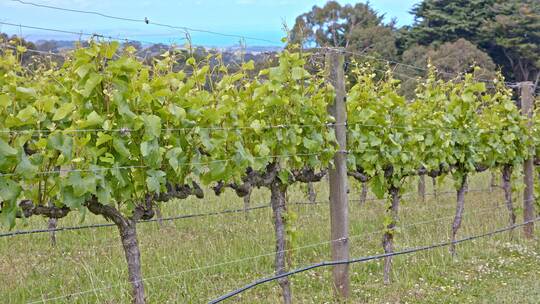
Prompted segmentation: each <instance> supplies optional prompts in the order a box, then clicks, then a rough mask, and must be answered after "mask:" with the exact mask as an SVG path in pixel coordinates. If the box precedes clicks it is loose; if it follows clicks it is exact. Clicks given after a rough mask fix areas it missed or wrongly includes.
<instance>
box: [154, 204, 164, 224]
mask: <svg viewBox="0 0 540 304" xmlns="http://www.w3.org/2000/svg"><path fill="white" fill-rule="evenodd" d="M154 210H156V219H157V222H158V224H159V227H163V215H162V214H161V208H160V207H159V206H155V207H154Z"/></svg>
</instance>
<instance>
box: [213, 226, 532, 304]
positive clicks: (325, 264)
mask: <svg viewBox="0 0 540 304" xmlns="http://www.w3.org/2000/svg"><path fill="white" fill-rule="evenodd" d="M539 220H540V218H536V219H534V220H531V221H527V222H523V223H521V224H515V225H511V226H508V227H505V228H501V229H497V230H494V231H490V232H487V233H484V234H478V235H473V236H469V237H466V238H462V239H458V240H455V241H453V242H452V241H445V242H440V243H437V244H432V245H427V246H421V247H415V248H408V249H404V250H401V251H395V252H390V253H383V254H377V255H372V256H365V257H359V258H356V259H350V260H342V261H328V262H320V263H317V264H313V265H310V266H306V267H303V268H298V269H295V270H292V271H288V272H285V273H282V274H278V275H274V276H271V277H268V278H263V279H260V280H257V281H254V282H253V283H250V284H248V285H246V286H244V287H242V288H239V289H236V290H234V291H231V292H229V293H227V294H225V295H223V296H220V297H218V298H216V299H214V300H212V301H210V302H208V303H209V304H215V303H220V302H222V301H225V300H227V299H230V298H232V297H234V296H236V295H238V294H240V293H243V292H246V291H247V290H250V289H252V288H254V287H256V286H258V285H261V284H264V283H268V282H272V281H276V280H278V279H281V278H284V277H289V276H292V275H295V274H298V273H302V272H306V271H309V270H312V269H315V268H320V267H328V266H336V265H345V264H347V265H348V264H354V263H362V262H368V261H372V260H379V259H383V258H386V257H392V256H398V255H406V254H412V253H416V252H420V251H427V250H433V249H436V248H441V247H446V246H450V245H455V244H460V243H463V242H468V241H473V240H476V239H480V238H485V237H490V236H493V235H496V234H499V233H503V232H507V231H510V230H513V229H515V228H518V227H522V226H525V225H528V224H530V223H534V222H537V221H539Z"/></svg>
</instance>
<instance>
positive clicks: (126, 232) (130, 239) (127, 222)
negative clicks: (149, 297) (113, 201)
mask: <svg viewBox="0 0 540 304" xmlns="http://www.w3.org/2000/svg"><path fill="white" fill-rule="evenodd" d="M87 207H88V210H90V212H92V213H94V214H98V215H102V216H103V217H105V218H106V219H110V220H112V221H113V222H114V223H115V224H116V227H117V228H118V231H119V232H120V240H121V241H122V247H123V248H124V254H125V256H126V261H127V264H128V276H129V282H130V283H131V287H132V290H131V294H132V297H133V303H134V304H144V303H145V298H144V284H143V278H142V271H141V251H140V249H139V243H138V240H137V229H136V224H137V218H138V216H137V218H135V219H129V218H126V217H125V216H123V215H122V213H120V211H118V210H117V209H116V208H114V207H113V206H110V205H103V204H101V203H99V202H98V201H97V199H92V200H90V201H89V202H88V203H87Z"/></svg>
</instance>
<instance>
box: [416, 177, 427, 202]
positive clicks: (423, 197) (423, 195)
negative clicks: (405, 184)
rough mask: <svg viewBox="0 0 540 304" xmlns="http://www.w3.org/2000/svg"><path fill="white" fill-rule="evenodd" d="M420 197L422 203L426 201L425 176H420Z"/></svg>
mask: <svg viewBox="0 0 540 304" xmlns="http://www.w3.org/2000/svg"><path fill="white" fill-rule="evenodd" d="M418 196H419V197H420V199H421V200H422V202H425V201H426V176H425V175H424V174H420V176H418Z"/></svg>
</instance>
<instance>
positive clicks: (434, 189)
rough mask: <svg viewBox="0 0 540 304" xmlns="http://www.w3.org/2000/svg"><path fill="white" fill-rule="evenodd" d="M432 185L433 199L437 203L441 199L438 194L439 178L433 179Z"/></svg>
mask: <svg viewBox="0 0 540 304" xmlns="http://www.w3.org/2000/svg"><path fill="white" fill-rule="evenodd" d="M431 184H432V185H433V197H434V198H435V201H437V199H438V198H439V197H438V194H437V177H435V176H432V177H431Z"/></svg>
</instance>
